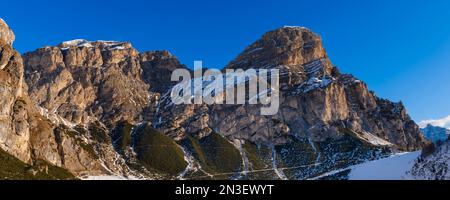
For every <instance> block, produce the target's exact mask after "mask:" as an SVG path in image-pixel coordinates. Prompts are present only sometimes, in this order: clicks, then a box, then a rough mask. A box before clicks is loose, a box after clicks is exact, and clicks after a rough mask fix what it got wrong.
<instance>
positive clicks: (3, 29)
mask: <svg viewBox="0 0 450 200" xmlns="http://www.w3.org/2000/svg"><path fill="white" fill-rule="evenodd" d="M14 39H15V35H14V32H13V31H12V30H11V28H9V26H8V24H6V22H5V21H4V20H3V19H2V18H0V42H4V43H6V44H8V45H12V43H13V42H14Z"/></svg>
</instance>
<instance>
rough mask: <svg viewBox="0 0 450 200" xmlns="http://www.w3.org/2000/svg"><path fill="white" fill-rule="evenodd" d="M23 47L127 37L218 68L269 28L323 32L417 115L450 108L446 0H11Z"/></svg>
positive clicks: (353, 68) (6, 5)
mask: <svg viewBox="0 0 450 200" xmlns="http://www.w3.org/2000/svg"><path fill="white" fill-rule="evenodd" d="M1 5H2V9H1V13H0V17H2V18H4V19H5V20H6V21H7V22H8V23H9V24H10V26H11V27H12V28H13V29H14V31H15V33H16V38H17V39H16V42H15V44H14V46H15V47H16V48H17V49H18V50H19V51H20V52H22V53H24V52H27V51H30V50H33V49H36V48H38V47H42V46H44V45H56V44H58V43H60V42H61V41H65V40H70V39H75V38H85V39H89V40H100V39H102V40H124V41H130V42H132V43H133V45H134V46H135V47H136V48H137V49H138V50H140V51H145V50H160V49H167V50H169V51H171V52H172V53H173V54H174V55H176V56H177V57H178V58H179V59H180V60H181V61H182V62H183V63H185V64H187V65H189V66H191V65H193V61H194V60H196V59H199V60H203V61H204V64H205V65H207V67H216V68H221V67H223V66H224V65H226V64H227V63H228V62H229V61H230V60H232V59H233V58H234V57H235V56H236V55H237V54H238V53H239V52H241V51H242V50H243V49H244V48H245V47H246V46H247V45H248V44H250V43H252V42H253V41H254V40H256V39H258V38H259V37H260V36H261V35H262V34H263V33H265V32H266V31H269V30H272V29H276V28H278V27H281V26H283V25H298V26H306V27H309V28H311V29H312V30H313V31H315V32H317V33H319V34H320V35H321V36H322V38H323V40H324V44H325V48H326V49H327V51H328V54H329V55H330V57H331V59H332V61H333V62H334V63H335V64H336V65H337V66H339V67H340V69H341V70H342V71H343V72H346V73H352V74H354V75H355V76H357V77H358V78H360V79H362V80H364V81H365V82H367V83H368V85H369V87H370V88H371V89H372V90H374V91H376V93H377V95H379V96H380V97H385V98H389V99H391V100H394V101H399V100H402V101H403V102H404V103H405V104H406V106H407V108H408V110H409V113H410V114H411V116H412V117H413V118H414V119H415V120H417V121H420V120H424V119H429V118H441V117H444V116H447V115H449V114H450V103H449V102H450V83H449V80H450V79H449V75H450V1H448V0H432V1H425V0H423V1H415V0H395V1H393V0H363V1H361V0H354V1H350V0H334V1H332V0H328V1H325V0H322V1H320V0H319V1H317V0H314V1H313V0H293V1H283V0H276V1H275V0H274V1H261V0H260V1H257V0H250V1H245V2H241V1H234V0H228V1H221V2H219V1H193V0H192V1H183V2H181V1H170V0H169V1H144V0H142V1H137V0H126V1H115V0H112V1H111V0H109V1H100V0H89V1H86V0H77V1H69V0H67V1H46V0H40V1H38V0H36V1H27V2H22V1H5V2H2V3H1Z"/></svg>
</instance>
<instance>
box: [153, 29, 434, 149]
mask: <svg viewBox="0 0 450 200" xmlns="http://www.w3.org/2000/svg"><path fill="white" fill-rule="evenodd" d="M226 68H227V69H249V68H254V69H261V68H264V69H273V68H276V69H279V70H280V74H281V83H280V84H281V87H282V91H281V106H280V111H279V113H278V114H276V115H274V116H269V117H266V116H262V115H260V114H259V112H258V111H259V107H258V106H217V105H214V106H206V105H203V106H193V105H188V106H173V105H172V106H171V103H170V102H169V103H167V104H165V103H166V102H164V101H162V103H161V105H162V106H161V110H160V111H161V113H159V116H160V117H161V119H162V123H160V125H158V126H159V127H160V129H161V130H162V131H165V132H167V134H169V135H172V136H174V137H175V138H183V137H184V136H185V135H189V134H199V133H201V134H200V135H205V134H204V132H206V133H211V132H212V130H214V131H216V132H218V133H220V134H221V135H224V136H227V137H229V138H233V139H243V140H249V141H251V142H255V143H266V144H270V143H274V144H283V143H286V142H287V138H288V137H289V136H295V137H298V138H303V139H311V140H312V141H314V142H322V141H325V140H327V139H329V138H339V135H340V133H341V132H342V131H341V130H342V129H349V130H351V131H353V132H355V134H356V135H357V136H358V137H360V138H361V139H363V140H367V141H369V142H373V141H374V140H377V141H378V142H379V141H382V143H384V144H389V145H392V146H395V147H397V148H399V149H401V150H415V149H418V148H420V147H421V146H422V145H423V144H424V141H425V140H424V139H423V137H422V136H421V134H420V130H419V127H418V126H417V125H416V124H415V123H414V122H413V121H412V120H411V119H410V117H409V116H408V115H407V113H406V109H405V108H404V106H403V105H402V103H392V102H390V101H388V100H385V99H381V98H378V97H376V96H375V95H374V93H373V92H371V91H369V89H368V88H367V85H366V84H364V83H363V82H362V81H360V80H358V79H356V78H355V77H353V76H351V75H347V74H340V73H339V70H338V69H337V68H336V67H334V66H333V65H332V64H331V62H330V60H329V58H328V57H327V54H326V52H325V50H324V48H323V46H322V42H321V39H320V37H319V36H317V35H316V34H314V33H313V32H311V31H310V30H308V29H306V28H302V27H283V28H281V29H278V30H275V31H271V32H269V33H266V34H265V35H264V36H263V37H262V38H261V39H260V40H258V41H256V42H255V43H253V44H251V45H250V46H249V47H248V48H247V49H245V50H244V52H243V53H241V54H240V55H239V56H238V57H237V58H236V59H235V60H234V61H232V62H230V64H229V65H228V66H227V67H226ZM163 100H165V99H163ZM206 135H207V134H206Z"/></svg>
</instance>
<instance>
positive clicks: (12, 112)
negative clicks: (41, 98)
mask: <svg viewBox="0 0 450 200" xmlns="http://www.w3.org/2000/svg"><path fill="white" fill-rule="evenodd" d="M0 22H1V23H0V33H1V34H0V35H1V37H0V39H1V40H0V57H1V60H0V66H2V68H1V70H0V93H1V96H0V103H1V105H2V106H3V107H2V110H1V113H0V148H1V149H3V150H4V151H5V152H6V153H8V154H11V155H12V156H14V157H16V158H18V159H19V161H17V162H23V163H24V165H31V166H36V165H41V164H42V163H45V165H46V166H47V167H46V168H45V169H46V172H44V174H45V173H47V174H48V173H51V172H48V169H49V166H50V169H55V170H56V171H59V170H58V169H59V167H61V168H65V169H68V170H69V171H70V172H72V173H73V174H76V175H82V174H84V173H87V174H104V173H108V172H109V171H115V172H117V173H120V172H124V171H126V170H127V168H126V167H125V168H122V167H124V166H122V165H121V164H120V160H118V154H117V153H116V152H115V151H114V150H113V148H112V146H111V145H110V143H111V141H110V138H109V136H108V132H107V131H106V128H104V127H103V125H101V124H99V123H95V122H94V121H92V122H90V123H89V124H86V125H83V126H76V125H75V124H73V123H70V122H69V120H67V118H63V117H60V116H59V115H57V114H55V113H54V112H51V111H48V110H47V109H45V108H42V107H40V106H37V105H36V104H35V103H34V101H32V100H31V99H30V96H29V95H28V93H27V91H28V86H27V85H26V82H25V78H24V71H25V70H24V66H23V60H22V57H21V55H20V54H19V53H18V52H17V51H16V50H14V49H13V48H12V46H11V44H12V43H13V39H14V34H13V33H12V31H11V30H10V29H9V28H8V26H7V25H6V24H5V23H4V21H3V20H1V21H0ZM43 59H50V60H52V59H53V61H55V60H56V58H55V57H53V58H49V57H43ZM45 80H49V79H44V80H42V81H41V83H42V82H43V81H45ZM33 84H34V83H33ZM59 86H61V85H57V86H55V87H59ZM76 94H79V93H72V94H71V97H74V98H75V99H74V100H79V102H78V103H81V102H82V101H84V99H83V98H80V97H78V96H77V95H76ZM33 99H34V98H33ZM68 101H69V102H70V100H69V99H68ZM98 138H103V140H100V139H98ZM116 157H117V159H114V158H116ZM99 158H100V159H99ZM2 164H5V165H6V166H3V165H0V167H1V168H2V169H3V167H7V164H8V163H2ZM41 170H42V169H41ZM55 170H54V171H55ZM36 173H37V174H42V171H39V172H36ZM36 173H32V174H36ZM65 177H66V176H64V177H58V176H55V177H52V176H45V177H44V178H65ZM5 178H8V177H5ZM29 178H33V176H31V177H29Z"/></svg>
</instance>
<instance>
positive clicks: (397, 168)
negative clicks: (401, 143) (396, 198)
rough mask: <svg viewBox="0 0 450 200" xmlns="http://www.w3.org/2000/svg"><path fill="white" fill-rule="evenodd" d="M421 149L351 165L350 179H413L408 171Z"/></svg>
mask: <svg viewBox="0 0 450 200" xmlns="http://www.w3.org/2000/svg"><path fill="white" fill-rule="evenodd" d="M420 154H421V151H416V152H409V153H401V154H397V155H394V156H391V157H388V158H385V159H380V160H375V161H371V162H366V163H362V164H359V165H355V166H352V167H350V169H351V172H350V174H349V180H412V179H414V178H413V177H411V176H410V175H408V172H409V171H410V170H411V169H412V167H413V166H414V163H415V161H416V159H417V158H418V157H419V156H420Z"/></svg>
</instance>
